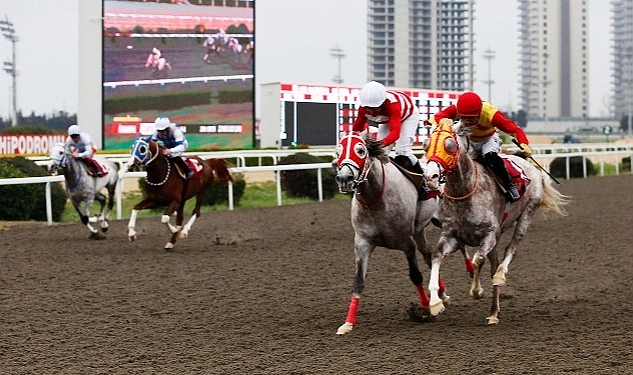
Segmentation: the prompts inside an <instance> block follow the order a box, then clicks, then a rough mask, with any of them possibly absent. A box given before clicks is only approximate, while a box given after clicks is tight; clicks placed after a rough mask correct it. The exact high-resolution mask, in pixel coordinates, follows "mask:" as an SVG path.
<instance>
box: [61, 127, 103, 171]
mask: <svg viewBox="0 0 633 375" xmlns="http://www.w3.org/2000/svg"><path fill="white" fill-rule="evenodd" d="M64 148H65V150H66V153H69V154H71V155H72V157H74V158H75V159H80V160H82V161H83V162H84V164H85V165H86V167H88V170H89V171H90V172H91V173H92V174H94V175H95V176H96V177H102V176H104V175H105V172H104V171H103V170H102V168H101V165H100V164H99V163H97V161H96V160H94V159H93V158H92V157H93V156H94V154H95V153H96V152H97V148H96V147H95V145H94V143H93V142H92V138H91V137H90V135H88V133H84V132H82V131H81V129H80V128H79V126H78V125H70V126H69V127H68V138H66V142H65V144H64Z"/></svg>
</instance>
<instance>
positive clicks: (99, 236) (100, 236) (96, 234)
mask: <svg viewBox="0 0 633 375" xmlns="http://www.w3.org/2000/svg"><path fill="white" fill-rule="evenodd" d="M89 238H90V239H91V240H102V239H104V238H105V236H104V235H103V234H101V233H99V232H90V237H89Z"/></svg>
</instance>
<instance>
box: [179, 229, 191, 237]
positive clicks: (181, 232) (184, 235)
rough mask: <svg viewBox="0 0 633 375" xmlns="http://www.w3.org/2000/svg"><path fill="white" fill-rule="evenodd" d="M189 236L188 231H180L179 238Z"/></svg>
mask: <svg viewBox="0 0 633 375" xmlns="http://www.w3.org/2000/svg"><path fill="white" fill-rule="evenodd" d="M188 236H189V232H186V231H184V230H181V231H180V238H187V237H188Z"/></svg>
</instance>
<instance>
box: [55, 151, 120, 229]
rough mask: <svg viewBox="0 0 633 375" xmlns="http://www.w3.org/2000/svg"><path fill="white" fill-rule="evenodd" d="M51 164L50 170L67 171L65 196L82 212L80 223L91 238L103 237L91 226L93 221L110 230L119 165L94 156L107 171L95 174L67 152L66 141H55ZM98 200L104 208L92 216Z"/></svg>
mask: <svg viewBox="0 0 633 375" xmlns="http://www.w3.org/2000/svg"><path fill="white" fill-rule="evenodd" d="M49 157H50V160H51V163H50V165H49V168H48V170H49V172H50V173H57V170H58V169H60V168H61V170H62V172H63V173H64V179H65V185H66V195H67V196H68V198H69V199H70V201H71V202H72V204H73V207H74V208H75V210H76V211H77V213H78V214H79V217H80V218H81V222H82V223H83V224H84V225H85V226H86V228H88V231H90V237H91V238H94V239H100V238H103V236H102V235H101V234H100V233H99V232H98V231H97V229H96V228H94V227H93V226H92V223H96V222H101V231H102V232H104V233H105V232H107V231H108V226H109V224H108V220H109V218H110V212H111V211H112V207H113V206H114V194H115V191H116V186H117V182H118V180H119V175H118V171H117V167H116V165H115V164H114V163H113V162H112V161H111V160H108V159H105V158H101V157H94V158H93V159H95V160H96V161H97V162H99V163H100V164H101V166H103V170H104V172H105V173H106V174H105V175H104V176H102V177H95V176H93V175H92V174H91V173H90V172H89V171H88V167H87V166H86V165H85V164H84V163H83V162H81V161H79V160H76V159H75V158H74V157H72V156H71V155H70V154H69V153H67V152H66V150H65V147H64V144H63V143H56V144H55V145H54V146H53V148H52V149H51V152H50V155H49ZM103 188H106V189H107V191H108V196H107V201H108V205H107V209H106V196H105V195H104V194H103V193H102V192H101V190H103ZM95 199H96V200H97V201H98V202H99V203H100V205H101V208H100V210H99V213H98V214H96V215H95V217H91V216H90V209H91V208H92V203H93V202H94V200H95Z"/></svg>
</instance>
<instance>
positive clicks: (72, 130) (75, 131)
mask: <svg viewBox="0 0 633 375" xmlns="http://www.w3.org/2000/svg"><path fill="white" fill-rule="evenodd" d="M80 134H81V129H79V126H78V125H70V126H69V127H68V135H80Z"/></svg>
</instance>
